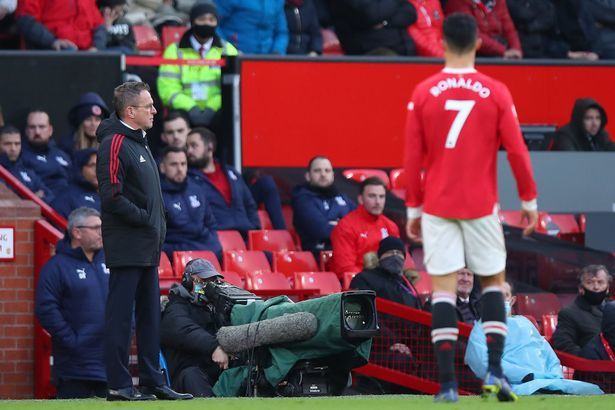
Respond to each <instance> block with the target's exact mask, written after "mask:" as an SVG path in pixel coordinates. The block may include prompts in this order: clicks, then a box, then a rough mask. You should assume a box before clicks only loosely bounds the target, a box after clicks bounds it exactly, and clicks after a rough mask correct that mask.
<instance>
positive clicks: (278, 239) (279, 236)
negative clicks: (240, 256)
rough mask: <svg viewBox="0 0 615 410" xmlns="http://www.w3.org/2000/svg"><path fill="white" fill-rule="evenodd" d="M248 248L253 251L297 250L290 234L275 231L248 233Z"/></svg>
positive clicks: (283, 231) (279, 230) (280, 230)
mask: <svg viewBox="0 0 615 410" xmlns="http://www.w3.org/2000/svg"><path fill="white" fill-rule="evenodd" d="M248 247H249V248H250V250H253V251H270V252H279V251H294V250H296V249H297V247H296V246H295V241H294V240H293V237H292V236H291V234H290V232H288V231H285V230H282V229H276V230H273V229H272V230H260V231H249V232H248Z"/></svg>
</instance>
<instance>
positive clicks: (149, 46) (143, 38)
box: [132, 25, 162, 54]
mask: <svg viewBox="0 0 615 410" xmlns="http://www.w3.org/2000/svg"><path fill="white" fill-rule="evenodd" d="M132 30H133V33H134V36H135V45H136V47H137V50H139V51H141V52H145V53H144V54H159V53H160V51H161V49H162V45H161V44H160V39H159V38H158V33H156V30H154V28H153V27H151V26H146V25H143V26H132Z"/></svg>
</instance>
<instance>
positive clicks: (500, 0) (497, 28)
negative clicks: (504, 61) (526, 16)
mask: <svg viewBox="0 0 615 410" xmlns="http://www.w3.org/2000/svg"><path fill="white" fill-rule="evenodd" d="M445 10H446V14H447V15H449V14H452V13H456V12H461V13H466V14H469V15H471V16H473V17H474V19H475V20H476V24H477V25H478V31H479V37H480V39H481V41H482V43H481V46H480V48H479V49H478V55H479V56H486V57H504V58H522V57H523V53H522V52H521V42H520V41H519V36H518V35H517V31H516V30H515V25H514V24H513V21H512V19H511V18H510V14H509V13H508V7H506V1H505V0H448V1H447V2H446V9H445Z"/></svg>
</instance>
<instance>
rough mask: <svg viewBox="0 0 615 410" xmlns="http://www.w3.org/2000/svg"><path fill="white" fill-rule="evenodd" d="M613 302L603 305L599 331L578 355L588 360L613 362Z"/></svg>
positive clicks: (614, 325)
mask: <svg viewBox="0 0 615 410" xmlns="http://www.w3.org/2000/svg"><path fill="white" fill-rule="evenodd" d="M613 352H615V302H609V303H607V304H605V305H604V309H603V312H602V323H601V325H600V333H599V334H597V335H596V336H594V337H593V338H591V339H590V341H589V342H588V343H587V344H586V345H585V346H583V349H581V352H580V353H579V356H581V357H584V358H586V359H589V360H610V361H614V362H615V353H613Z"/></svg>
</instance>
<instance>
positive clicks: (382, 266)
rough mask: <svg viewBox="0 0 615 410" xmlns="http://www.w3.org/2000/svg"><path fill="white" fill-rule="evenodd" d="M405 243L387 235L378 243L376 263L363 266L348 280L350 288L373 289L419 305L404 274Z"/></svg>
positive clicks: (415, 306)
mask: <svg viewBox="0 0 615 410" xmlns="http://www.w3.org/2000/svg"><path fill="white" fill-rule="evenodd" d="M405 262H406V247H405V246H404V243H403V241H402V240H401V239H399V238H396V237H394V236H388V237H386V238H384V239H383V240H381V241H380V245H379V246H378V266H376V267H375V268H374V269H365V270H363V271H362V272H360V273H359V274H358V275H357V276H355V277H354V278H353V279H352V282H350V289H360V290H373V291H374V292H376V296H378V297H380V298H383V299H388V300H390V301H392V302H396V303H401V304H402V305H406V306H408V307H411V308H415V309H421V301H420V299H419V298H418V293H417V291H416V289H415V288H414V286H413V285H412V283H410V281H409V280H408V279H407V278H406V277H405V276H404V264H405Z"/></svg>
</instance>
